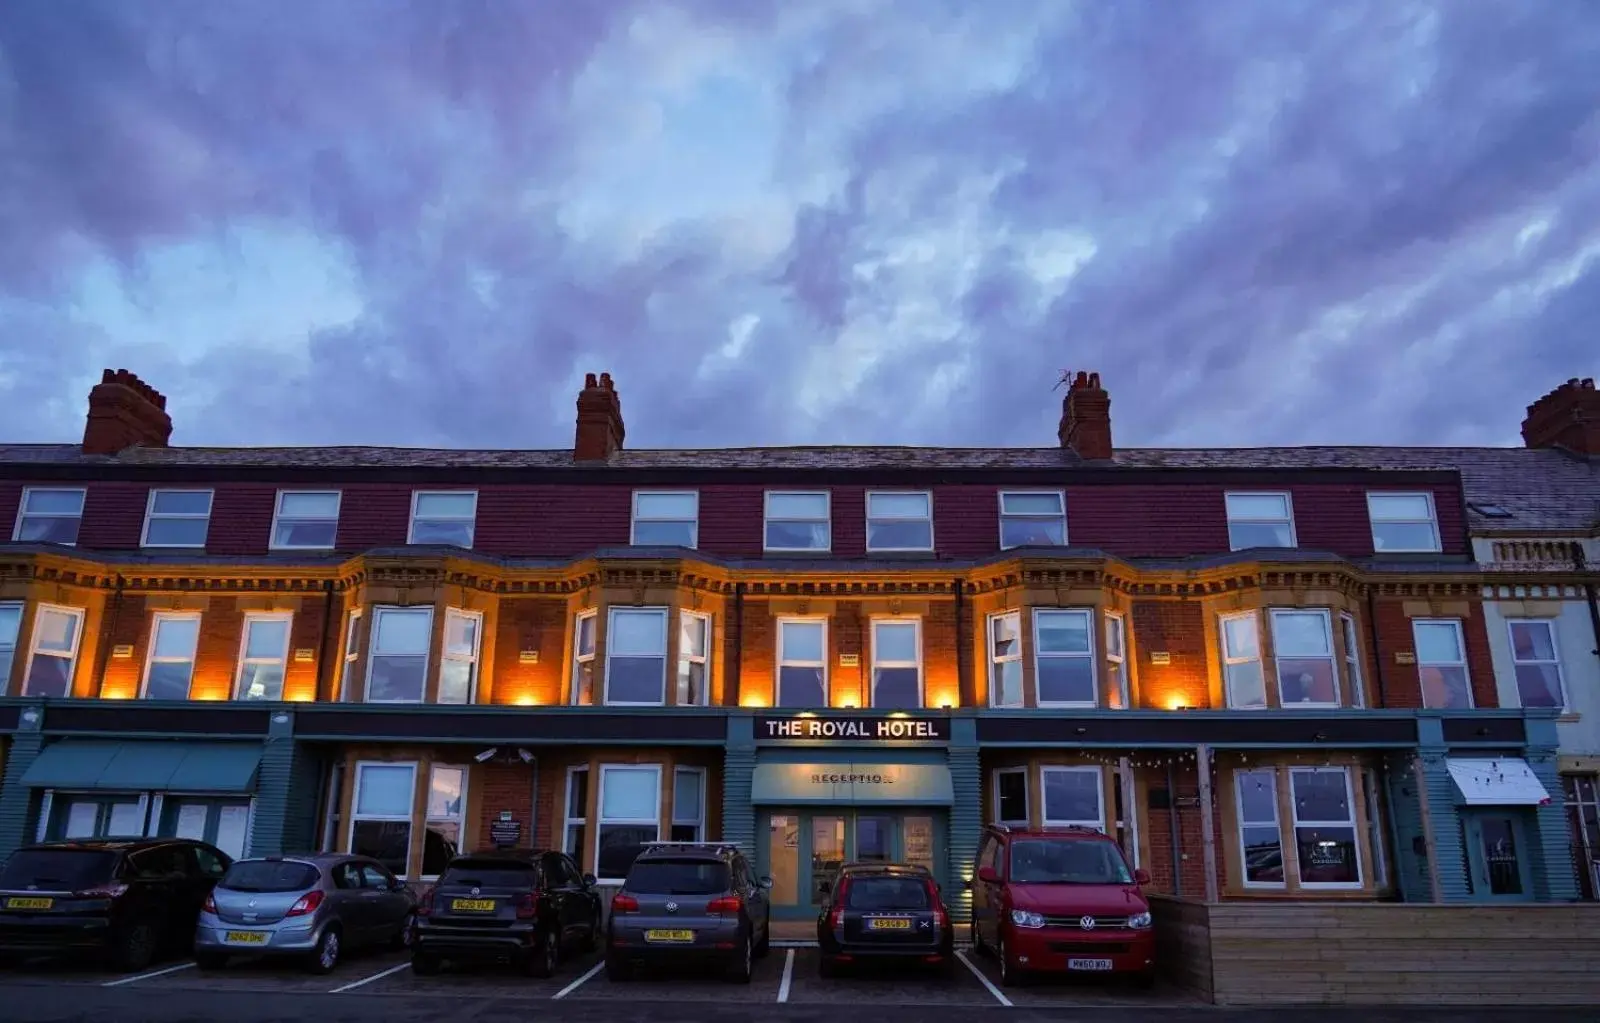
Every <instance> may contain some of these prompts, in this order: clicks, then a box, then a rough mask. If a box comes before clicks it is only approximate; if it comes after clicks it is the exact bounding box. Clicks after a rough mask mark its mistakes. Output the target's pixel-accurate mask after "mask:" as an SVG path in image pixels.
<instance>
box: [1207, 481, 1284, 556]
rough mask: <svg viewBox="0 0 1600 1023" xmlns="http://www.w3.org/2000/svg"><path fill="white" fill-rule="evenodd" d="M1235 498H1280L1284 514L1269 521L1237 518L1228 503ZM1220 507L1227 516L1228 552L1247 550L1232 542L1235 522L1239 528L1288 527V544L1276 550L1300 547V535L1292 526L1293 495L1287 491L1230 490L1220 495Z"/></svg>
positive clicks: (1244, 517)
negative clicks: (1248, 526)
mask: <svg viewBox="0 0 1600 1023" xmlns="http://www.w3.org/2000/svg"><path fill="white" fill-rule="evenodd" d="M1235 497H1273V498H1281V499H1282V500H1283V511H1284V514H1283V516H1282V517H1275V518H1270V519H1263V518H1256V517H1253V516H1246V515H1238V516H1236V515H1234V514H1233V507H1232V505H1231V502H1230V499H1231V498H1235ZM1222 507H1223V513H1224V514H1225V515H1226V516H1227V520H1228V549H1229V550H1232V551H1242V550H1248V548H1245V547H1240V546H1239V545H1237V544H1235V543H1234V542H1233V525H1234V523H1236V522H1237V523H1238V524H1239V525H1241V526H1244V525H1256V526H1288V527H1289V542H1288V544H1286V545H1285V546H1283V547H1281V548H1278V549H1280V550H1290V549H1293V548H1295V547H1299V546H1300V534H1299V532H1298V531H1297V530H1296V529H1295V525H1294V495H1292V494H1290V493H1289V491H1287V490H1230V491H1227V492H1226V493H1224V494H1223V495H1222Z"/></svg>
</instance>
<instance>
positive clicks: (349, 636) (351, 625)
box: [339, 607, 361, 700]
mask: <svg viewBox="0 0 1600 1023" xmlns="http://www.w3.org/2000/svg"><path fill="white" fill-rule="evenodd" d="M360 656H361V609H360V608H359V607H358V608H353V609H352V610H351V611H350V613H349V614H348V615H346V616H345V625H344V663H343V664H342V665H340V667H339V699H341V700H348V699H350V673H351V672H353V671H355V670H356V659H357V658H358V657H360Z"/></svg>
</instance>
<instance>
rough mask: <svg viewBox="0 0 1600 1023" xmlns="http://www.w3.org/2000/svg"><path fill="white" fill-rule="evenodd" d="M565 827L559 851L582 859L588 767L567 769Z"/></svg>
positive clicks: (585, 830)
mask: <svg viewBox="0 0 1600 1023" xmlns="http://www.w3.org/2000/svg"><path fill="white" fill-rule="evenodd" d="M566 807H567V810H566V829H565V831H563V832H562V842H563V844H562V846H561V851H562V852H564V853H566V854H567V855H568V856H571V857H572V858H573V859H576V860H582V858H583V844H584V839H585V838H586V837H587V836H588V833H589V769H588V768H587V767H573V768H569V769H568V770H567V799H566Z"/></svg>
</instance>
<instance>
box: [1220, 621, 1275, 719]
mask: <svg viewBox="0 0 1600 1023" xmlns="http://www.w3.org/2000/svg"><path fill="white" fill-rule="evenodd" d="M1245 619H1248V620H1249V622H1250V627H1251V628H1252V629H1254V630H1255V633H1256V652H1255V656H1253V657H1239V656H1236V655H1234V654H1232V653H1230V652H1229V651H1228V626H1227V623H1228V622H1230V621H1241V620H1245ZM1217 644H1218V646H1219V647H1220V648H1221V654H1222V695H1223V698H1224V699H1225V700H1226V701H1227V704H1228V709H1229V710H1265V709H1266V708H1267V707H1268V706H1270V701H1268V700H1267V675H1266V665H1265V664H1263V663H1262V657H1261V616H1260V615H1258V614H1257V613H1256V612H1255V611H1253V610H1251V611H1235V612H1232V613H1230V614H1221V615H1218V616H1217ZM1241 664H1254V665H1255V666H1256V672H1257V674H1259V675H1260V676H1261V704H1260V706H1254V707H1252V706H1247V705H1245V704H1241V703H1238V702H1237V701H1236V700H1235V699H1234V693H1233V676H1232V674H1231V673H1230V672H1229V671H1228V669H1229V668H1232V667H1234V666H1236V665H1241Z"/></svg>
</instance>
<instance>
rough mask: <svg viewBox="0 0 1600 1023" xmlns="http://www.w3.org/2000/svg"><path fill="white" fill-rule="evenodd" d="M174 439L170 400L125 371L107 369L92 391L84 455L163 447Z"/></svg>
mask: <svg viewBox="0 0 1600 1023" xmlns="http://www.w3.org/2000/svg"><path fill="white" fill-rule="evenodd" d="M171 436H172V417H171V416H169V415H167V399H166V398H165V397H164V396H163V395H162V394H161V393H160V392H158V391H157V390H156V389H155V388H154V387H151V386H150V385H149V384H147V383H145V382H144V381H143V380H140V379H139V378H138V377H136V376H134V375H133V374H132V373H129V372H128V371H127V370H125V369H119V370H109V369H108V370H106V371H105V372H103V373H101V374H100V382H99V383H98V384H96V385H95V386H94V387H93V388H92V389H91V390H90V391H89V419H88V421H87V422H86V423H85V424H84V427H83V453H84V454H86V455H114V454H117V453H118V452H119V451H124V450H126V449H128V448H133V447H144V448H164V447H166V446H167V440H168V438H170V437H171Z"/></svg>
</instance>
